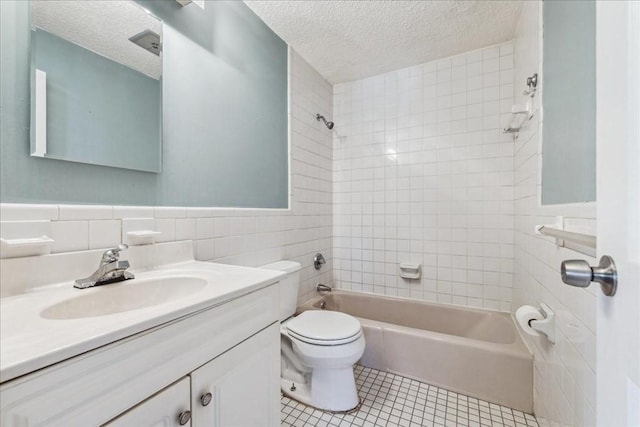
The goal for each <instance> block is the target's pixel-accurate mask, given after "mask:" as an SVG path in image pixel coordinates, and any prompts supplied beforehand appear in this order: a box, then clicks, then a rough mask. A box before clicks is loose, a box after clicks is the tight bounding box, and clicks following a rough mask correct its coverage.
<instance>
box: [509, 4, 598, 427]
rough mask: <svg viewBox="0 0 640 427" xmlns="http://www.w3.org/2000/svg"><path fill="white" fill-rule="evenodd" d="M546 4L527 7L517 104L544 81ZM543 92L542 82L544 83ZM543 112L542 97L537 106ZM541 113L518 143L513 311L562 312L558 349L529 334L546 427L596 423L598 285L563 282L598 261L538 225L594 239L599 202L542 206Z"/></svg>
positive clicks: (517, 44) (518, 56)
mask: <svg viewBox="0 0 640 427" xmlns="http://www.w3.org/2000/svg"><path fill="white" fill-rule="evenodd" d="M541 7H542V2H538V1H535V2H525V3H524V6H523V11H522V15H521V17H520V22H519V23H518V26H517V28H518V31H517V34H516V38H515V40H514V45H513V61H514V64H515V67H514V82H515V85H514V88H513V93H514V98H515V103H518V104H521V103H523V102H524V97H523V96H522V95H521V93H522V90H523V89H524V87H525V81H526V78H527V77H528V76H530V75H532V74H533V73H535V72H537V73H538V75H539V76H541V74H540V73H541V71H542V66H541V63H540V58H541V57H540V52H541V47H542V25H541V21H540V17H541V13H540V12H541V10H540V9H541ZM539 81H540V82H541V83H539V85H538V88H539V89H538V90H539V91H543V90H544V88H543V87H541V85H542V83H543V82H544V79H539ZM533 102H534V111H535V110H537V111H539V110H540V108H541V105H540V97H539V96H537V97H535V98H534V100H533ZM540 116H541V115H540V114H536V115H535V116H534V119H533V120H532V121H531V123H530V125H529V126H528V127H527V128H526V129H524V130H523V131H522V132H520V135H519V137H518V139H517V140H516V141H515V144H514V174H513V176H514V187H513V190H514V203H513V208H514V219H515V222H514V239H515V240H514V243H515V244H514V249H515V252H514V282H513V283H514V284H513V303H512V311H513V312H515V310H517V308H518V307H520V306H522V305H525V304H528V305H534V306H537V305H538V304H540V303H541V302H544V303H546V304H548V305H549V306H550V307H551V308H552V309H553V310H555V312H556V319H557V322H558V323H557V325H556V343H555V344H553V345H552V344H550V343H549V342H548V341H547V340H546V339H545V338H544V337H531V336H528V335H525V336H524V337H525V339H526V341H527V344H528V346H529V348H530V349H531V350H532V351H533V353H534V383H535V384H534V410H535V414H536V417H538V421H539V424H540V425H541V426H546V425H562V426H593V425H595V394H596V385H595V379H596V375H595V368H596V365H595V353H596V346H595V340H596V325H595V317H596V292H599V290H598V287H596V286H591V287H589V288H586V289H579V288H574V287H571V286H567V285H565V284H563V283H562V281H561V279H560V263H561V262H562V260H564V259H571V258H580V259H586V260H587V261H589V263H590V264H592V265H593V264H597V261H596V260H595V259H594V258H591V257H588V256H586V255H583V254H579V253H576V252H573V251H571V250H569V249H564V248H560V247H557V246H556V244H555V240H554V239H550V238H548V237H542V236H539V235H536V234H534V226H535V225H537V224H554V223H555V220H556V219H555V218H556V216H563V217H564V218H565V226H566V227H567V228H568V229H570V230H575V231H581V232H585V233H590V234H595V233H596V204H595V203H585V204H570V205H552V206H541V205H540V191H541V178H540V176H541V174H540V170H541V163H542V149H541V147H542V141H541V135H542V132H541V126H542V123H541V122H540V121H539V118H540Z"/></svg>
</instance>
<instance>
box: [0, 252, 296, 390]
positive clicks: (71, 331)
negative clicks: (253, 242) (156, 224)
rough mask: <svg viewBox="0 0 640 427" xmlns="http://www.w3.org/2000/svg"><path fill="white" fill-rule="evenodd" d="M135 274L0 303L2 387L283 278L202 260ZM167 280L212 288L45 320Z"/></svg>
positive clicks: (41, 291) (40, 291)
mask: <svg viewBox="0 0 640 427" xmlns="http://www.w3.org/2000/svg"><path fill="white" fill-rule="evenodd" d="M133 273H134V274H135V275H136V279H133V280H128V281H126V282H120V283H117V284H113V285H103V286H98V287H94V288H89V289H82V290H80V289H76V288H74V287H73V283H72V282H68V283H61V284H56V285H52V286H48V287H45V288H41V289H38V290H35V291H33V292H28V293H24V294H20V295H16V296H10V297H6V298H2V299H0V382H2V383H4V382H5V381H9V380H11V379H14V378H17V377H19V376H21V375H24V374H27V373H29V372H33V371H35V370H38V369H42V368H44V367H47V366H50V365H52V364H54V363H57V362H60V361H63V360H65V359H68V358H71V357H74V356H76V355H79V354H81V353H84V352H86V351H89V350H93V349H96V348H98V347H101V346H103V345H106V344H109V343H112V342H114V341H116V340H119V339H122V338H125V337H129V336H131V335H134V334H136V333H139V332H142V331H144V330H147V329H149V328H152V327H154V326H158V325H160V324H162V323H165V322H168V321H171V320H174V319H177V318H179V317H182V316H185V315H188V314H191V313H195V312H197V311H200V310H203V309H206V308H209V307H213V306H216V305H219V304H222V303H224V302H227V301H230V300H232V299H235V298H238V297H240V296H242V295H246V294H249V293H251V292H253V291H256V290H259V289H262V288H264V287H266V286H268V285H270V284H273V283H275V282H277V281H278V280H279V279H280V278H281V277H282V276H283V275H284V274H283V273H281V272H278V271H270V270H260V269H256V268H248V267H239V266H233V265H225V264H215V263H209V262H199V261H186V262H181V263H177V264H170V265H165V266H162V267H160V268H155V269H153V270H138V271H136V270H133ZM167 275H169V276H174V277H175V276H178V277H179V276H189V277H199V278H202V279H205V280H206V281H207V282H208V283H207V285H206V286H204V287H203V288H202V289H200V290H198V291H196V292H195V293H192V294H189V295H186V296H183V297H180V298H177V299H175V300H173V301H170V302H166V303H162V304H158V305H154V306H150V307H145V308H139V309H135V310H130V311H124V312H120V313H114V314H107V315H103V316H94V317H84V318H79V319H65V320H58V319H45V318H43V317H42V316H41V313H42V311H43V310H45V309H46V308H48V307H50V306H52V305H55V304H57V303H59V302H62V301H65V300H68V299H70V298H74V297H77V296H79V295H82V296H84V295H88V294H89V293H91V292H101V291H103V290H104V289H105V288H108V287H109V286H114V285H115V286H135V284H136V281H137V280H138V281H139V280H143V279H152V278H154V277H166V276H167Z"/></svg>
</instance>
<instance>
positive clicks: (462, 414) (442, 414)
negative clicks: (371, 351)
mask: <svg viewBox="0 0 640 427" xmlns="http://www.w3.org/2000/svg"><path fill="white" fill-rule="evenodd" d="M355 376H356V385H357V387H358V394H359V395H360V399H361V400H362V406H361V407H360V409H359V410H358V411H357V412H355V413H351V414H331V413H329V412H323V411H319V410H317V409H314V408H311V407H308V406H305V405H303V404H301V403H299V402H296V401H295V400H292V399H289V398H288V397H286V396H283V397H282V399H281V420H282V426H286V427H290V426H295V427H311V426H313V427H317V426H326V427H352V426H355V427H424V426H444V427H449V426H451V427H456V426H490V427H502V426H524V423H523V422H526V423H527V424H526V425H527V426H528V427H531V426H533V427H537V426H538V423H537V422H536V420H535V417H534V416H533V415H529V414H524V413H522V412H520V411H517V410H514V409H511V408H507V407H506V406H501V405H497V404H495V403H490V402H486V401H484V400H480V399H476V398H473V397H469V396H465V395H463V394H458V393H454V392H452V391H449V390H445V389H442V388H439V387H436V386H433V385H429V384H426V383H421V382H419V381H416V380H412V379H410V378H405V377H402V376H400V375H395V374H390V373H387V372H382V371H378V370H375V369H371V368H365V367H363V366H360V365H356V368H355ZM525 417H526V418H525ZM525 419H526V421H525Z"/></svg>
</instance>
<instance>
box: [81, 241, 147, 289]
mask: <svg viewBox="0 0 640 427" xmlns="http://www.w3.org/2000/svg"><path fill="white" fill-rule="evenodd" d="M128 247H129V246H127V245H125V244H121V245H118V247H117V248H111V249H109V250H106V251H104V253H103V254H102V259H101V260H100V265H99V266H98V269H97V270H96V271H95V272H94V273H93V274H92V275H91V276H89V277H86V278H84V279H78V280H76V283H75V284H74V285H73V287H74V288H78V289H85V288H90V287H92V286H99V285H106V284H108V283H115V282H122V281H123V280H129V279H133V278H134V276H133V274H132V273H130V272H128V271H126V270H127V268H129V261H119V258H120V251H123V250H125V249H127V248H128Z"/></svg>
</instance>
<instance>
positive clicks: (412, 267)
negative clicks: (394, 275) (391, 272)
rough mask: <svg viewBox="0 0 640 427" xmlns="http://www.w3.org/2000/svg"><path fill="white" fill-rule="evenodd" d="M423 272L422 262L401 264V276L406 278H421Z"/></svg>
mask: <svg viewBox="0 0 640 427" xmlns="http://www.w3.org/2000/svg"><path fill="white" fill-rule="evenodd" d="M421 274H422V268H421V266H420V264H408V263H402V264H400V277H403V278H405V279H419V278H420V276H421Z"/></svg>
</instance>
